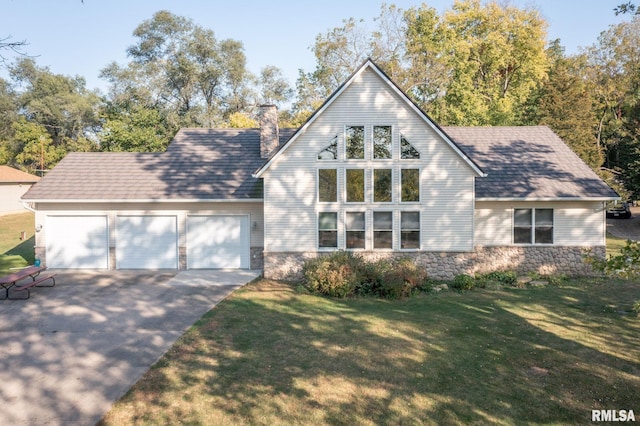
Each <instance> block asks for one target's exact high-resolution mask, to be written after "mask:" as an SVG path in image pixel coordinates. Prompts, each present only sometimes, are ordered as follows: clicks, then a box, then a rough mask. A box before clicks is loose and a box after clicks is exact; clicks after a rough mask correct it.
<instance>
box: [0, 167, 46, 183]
mask: <svg viewBox="0 0 640 426" xmlns="http://www.w3.org/2000/svg"><path fill="white" fill-rule="evenodd" d="M39 180H40V177H39V176H35V175H32V174H29V173H25V172H23V171H22V170H18V169H14V168H13V167H9V166H0V183H33V182H38V181H39Z"/></svg>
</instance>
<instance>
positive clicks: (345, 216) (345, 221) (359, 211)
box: [344, 210, 367, 251]
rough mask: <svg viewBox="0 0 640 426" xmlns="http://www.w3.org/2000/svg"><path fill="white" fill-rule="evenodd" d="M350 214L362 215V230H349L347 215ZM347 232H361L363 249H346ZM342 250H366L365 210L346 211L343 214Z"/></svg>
mask: <svg viewBox="0 0 640 426" xmlns="http://www.w3.org/2000/svg"><path fill="white" fill-rule="evenodd" d="M350 213H357V214H361V215H363V218H364V228H362V229H357V230H353V229H352V230H349V224H348V223H349V222H348V221H347V215H348V214H350ZM349 232H362V233H363V234H364V247H348V246H347V241H348V235H349ZM344 249H345V250H351V251H357V250H360V251H362V250H366V249H367V211H366V210H346V211H345V212H344Z"/></svg>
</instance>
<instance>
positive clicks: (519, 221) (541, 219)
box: [513, 209, 553, 244]
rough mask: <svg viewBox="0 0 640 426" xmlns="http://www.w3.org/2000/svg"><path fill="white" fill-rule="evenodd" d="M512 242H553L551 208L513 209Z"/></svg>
mask: <svg viewBox="0 0 640 426" xmlns="http://www.w3.org/2000/svg"><path fill="white" fill-rule="evenodd" d="M513 242H514V244H553V209H514V211H513Z"/></svg>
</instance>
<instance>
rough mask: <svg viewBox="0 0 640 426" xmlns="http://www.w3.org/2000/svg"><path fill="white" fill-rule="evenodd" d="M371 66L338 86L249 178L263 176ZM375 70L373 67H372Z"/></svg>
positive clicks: (362, 67)
mask: <svg viewBox="0 0 640 426" xmlns="http://www.w3.org/2000/svg"><path fill="white" fill-rule="evenodd" d="M369 64H371V61H367V62H366V63H365V64H364V65H363V66H361V67H360V69H359V70H358V71H356V72H355V73H354V74H353V75H352V76H351V78H350V79H349V80H347V81H346V82H345V83H344V84H343V85H342V86H340V88H338V90H336V91H335V93H334V94H333V95H331V97H330V98H329V99H328V100H327V101H326V102H325V103H324V104H323V105H322V106H321V107H320V109H318V110H316V111H315V112H314V113H313V114H312V116H311V118H310V119H309V120H308V121H307V122H306V123H305V124H304V125H303V126H302V127H300V128H299V129H298V131H296V133H295V134H294V135H293V136H292V137H291V139H289V140H288V141H287V143H286V144H285V145H284V146H283V147H282V148H281V149H279V150H278V152H276V154H275V155H274V156H273V157H271V158H270V159H269V161H267V163H266V164H265V165H263V166H262V167H261V168H260V169H259V170H258V172H257V173H254V174H252V175H251V176H252V177H254V178H260V177H262V175H263V174H264V172H265V171H266V170H267V169H268V168H269V167H271V164H273V163H274V162H275V161H276V160H277V159H278V158H279V157H280V155H282V153H283V152H284V151H286V150H287V148H289V145H291V144H292V143H293V142H294V141H295V140H296V139H298V136H300V135H301V134H303V133H304V132H306V131H307V129H308V128H309V126H311V124H312V123H314V122H315V121H316V119H317V118H318V117H319V116H320V115H322V113H323V112H324V111H325V110H326V109H327V108H329V106H330V105H331V104H333V102H334V101H335V100H336V99H337V98H338V96H340V95H341V94H342V92H344V91H345V90H346V89H347V87H349V86H351V83H353V80H355V79H356V77H357V76H359V75H360V74H362V72H363V71H364V70H365V69H366V68H367V66H368V65H369ZM372 68H374V69H375V67H372Z"/></svg>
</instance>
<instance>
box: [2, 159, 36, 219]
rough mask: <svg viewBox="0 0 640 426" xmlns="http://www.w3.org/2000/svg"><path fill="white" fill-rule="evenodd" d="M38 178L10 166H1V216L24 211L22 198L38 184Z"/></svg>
mask: <svg viewBox="0 0 640 426" xmlns="http://www.w3.org/2000/svg"><path fill="white" fill-rule="evenodd" d="M39 180H40V178H39V177H38V176H34V175H31V174H29V173H25V172H23V171H20V170H17V169H14V168H13V167H9V166H0V214H6V213H20V212H23V211H24V207H23V206H22V201H21V200H20V197H22V196H23V195H24V193H25V192H27V191H28V190H29V188H30V187H31V185H33V184H34V183H36V182H38V181H39Z"/></svg>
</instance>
